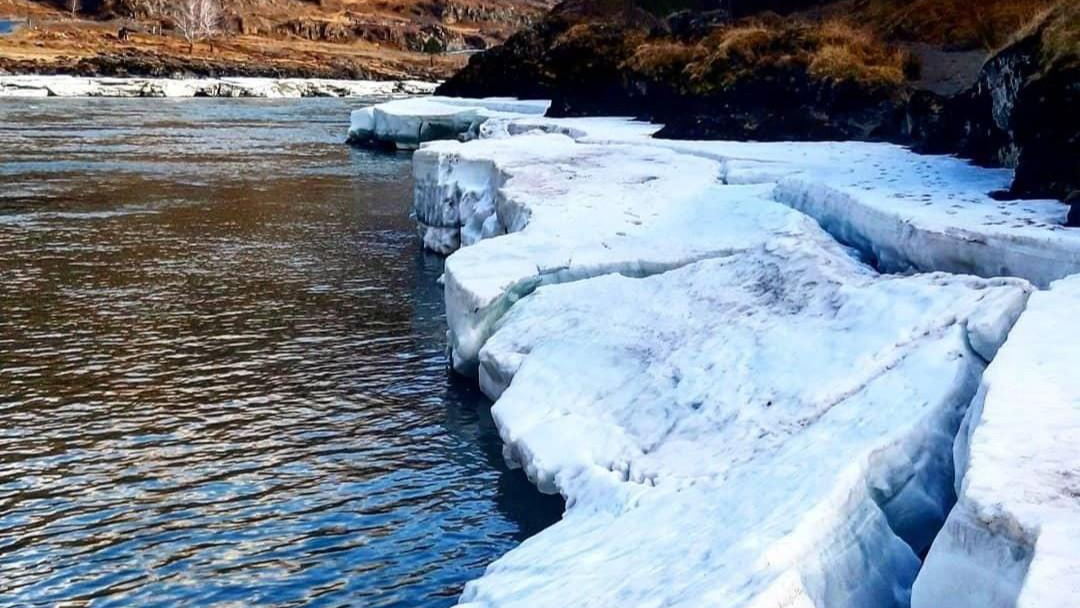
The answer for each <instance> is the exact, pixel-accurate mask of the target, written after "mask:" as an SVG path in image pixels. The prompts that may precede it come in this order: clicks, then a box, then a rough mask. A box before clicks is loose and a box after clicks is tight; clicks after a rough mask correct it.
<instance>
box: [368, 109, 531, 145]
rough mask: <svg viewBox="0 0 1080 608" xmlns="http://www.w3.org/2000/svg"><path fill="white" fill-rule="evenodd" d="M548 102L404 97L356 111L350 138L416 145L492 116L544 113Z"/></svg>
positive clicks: (461, 132)
mask: <svg viewBox="0 0 1080 608" xmlns="http://www.w3.org/2000/svg"><path fill="white" fill-rule="evenodd" d="M549 105H550V102H548V101H543V100H540V101H527V100H526V101H522V100H517V99H510V98H502V97H489V98H485V99H464V98H457V97H424V98H417V99H402V100H397V101H394V102H388V103H384V104H379V105H374V106H369V107H366V108H361V109H359V110H355V111H353V113H352V120H351V123H350V127H349V142H350V143H354V144H363V145H379V146H386V147H395V148H399V149H405V150H409V149H415V148H416V147H417V146H419V145H420V144H421V143H422V142H425V141H435V140H440V139H458V138H459V137H460V136H464V135H466V134H468V133H470V132H472V133H475V132H476V131H477V129H479V127H480V125H481V124H482V123H483V122H485V121H487V120H488V119H490V118H513V117H520V116H529V115H543V113H544V112H546V111H547V109H548V106H549Z"/></svg>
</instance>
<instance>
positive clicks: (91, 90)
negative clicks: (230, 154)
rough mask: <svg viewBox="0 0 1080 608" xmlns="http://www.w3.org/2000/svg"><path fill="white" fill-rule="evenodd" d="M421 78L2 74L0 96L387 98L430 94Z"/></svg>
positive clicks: (431, 88) (428, 86) (432, 84)
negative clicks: (388, 79) (174, 77)
mask: <svg viewBox="0 0 1080 608" xmlns="http://www.w3.org/2000/svg"><path fill="white" fill-rule="evenodd" d="M435 86H436V85H435V84H434V83H428V82H421V81H415V80H396V81H373V80H328V79H319V78H190V79H171V78H112V77H82V76H38V75H26V76H0V97H196V96H199V97H381V96H393V95H420V94H430V93H431V92H432V91H434V89H435Z"/></svg>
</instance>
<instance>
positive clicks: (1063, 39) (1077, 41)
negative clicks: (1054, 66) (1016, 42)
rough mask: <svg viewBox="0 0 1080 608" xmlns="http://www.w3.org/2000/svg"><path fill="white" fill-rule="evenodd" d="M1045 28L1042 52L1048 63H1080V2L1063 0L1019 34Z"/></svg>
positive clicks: (1040, 15)
mask: <svg viewBox="0 0 1080 608" xmlns="http://www.w3.org/2000/svg"><path fill="white" fill-rule="evenodd" d="M1038 28H1043V37H1042V53H1043V56H1044V57H1045V59H1046V60H1047V63H1056V62H1068V63H1071V64H1074V65H1080V3H1078V2H1076V0H1063V1H1062V2H1060V3H1058V4H1057V5H1056V6H1054V7H1052V8H1050V9H1047V10H1045V11H1043V12H1042V13H1041V14H1039V15H1038V16H1037V17H1036V18H1034V19H1032V21H1031V22H1030V23H1029V24H1028V26H1027V27H1026V28H1024V30H1022V31H1021V32H1020V33H1019V35H1020V36H1022V35H1024V34H1027V33H1030V32H1033V31H1035V30H1036V29H1038Z"/></svg>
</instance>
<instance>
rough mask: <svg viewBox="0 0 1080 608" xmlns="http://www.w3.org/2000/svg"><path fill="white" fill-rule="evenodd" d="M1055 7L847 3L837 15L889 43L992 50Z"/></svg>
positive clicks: (982, 0) (992, 1)
mask: <svg viewBox="0 0 1080 608" xmlns="http://www.w3.org/2000/svg"><path fill="white" fill-rule="evenodd" d="M1068 1H1070V0H1066V2H1068ZM1071 1H1072V2H1074V3H1075V2H1076V0H1071ZM1054 2H1055V0H851V1H850V2H848V3H844V4H841V5H838V6H837V7H836V10H837V11H842V12H844V13H846V14H848V15H851V16H852V17H853V18H855V19H858V20H859V21H860V22H861V23H863V24H865V25H868V26H870V27H872V28H873V29H874V30H875V31H876V32H877V33H879V34H880V35H882V36H884V37H886V38H889V39H897V40H905V41H913V42H927V43H931V44H938V45H946V46H950V47H955V48H961V49H976V48H982V49H985V50H987V51H991V50H994V49H996V48H998V47H1000V46H1001V45H1003V44H1005V43H1006V42H1007V41H1008V40H1009V39H1010V37H1012V35H1013V34H1014V33H1015V32H1016V31H1017V30H1019V29H1021V28H1022V27H1024V25H1025V24H1026V23H1028V22H1029V21H1031V20H1032V19H1033V18H1034V17H1036V16H1037V15H1038V14H1039V13H1040V12H1041V11H1044V10H1046V9H1047V8H1049V7H1050V6H1051V5H1053V4H1054Z"/></svg>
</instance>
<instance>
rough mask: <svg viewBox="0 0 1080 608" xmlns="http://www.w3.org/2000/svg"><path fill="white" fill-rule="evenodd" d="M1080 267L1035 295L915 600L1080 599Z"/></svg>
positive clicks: (1008, 350) (1000, 368)
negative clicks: (1079, 366)
mask: <svg viewBox="0 0 1080 608" xmlns="http://www.w3.org/2000/svg"><path fill="white" fill-rule="evenodd" d="M1077 311H1080V276H1076V277H1071V278H1069V279H1065V280H1063V281H1059V282H1057V283H1055V284H1054V285H1053V286H1052V288H1051V289H1050V290H1049V291H1044V292H1038V293H1035V294H1034V295H1032V296H1031V299H1030V302H1029V304H1028V307H1027V310H1026V311H1025V312H1024V314H1023V315H1022V316H1021V317H1020V320H1019V321H1018V322H1017V324H1016V327H1015V328H1014V329H1013V331H1012V333H1011V334H1010V335H1009V339H1008V341H1007V342H1006V343H1005V346H1004V347H1002V349H1001V350H1000V352H999V353H998V356H997V358H995V359H994V361H993V363H992V364H991V365H990V367H989V368H988V369H987V371H986V374H985V375H984V376H983V380H982V386H981V389H980V391H979V395H978V397H977V398H976V400H975V402H974V403H973V404H972V407H971V410H970V413H969V414H968V420H966V421H965V424H964V429H963V430H962V432H961V436H960V439H959V440H958V441H957V444H956V452H957V455H956V460H957V473H958V476H959V477H960V483H959V484H958V493H959V502H958V503H957V505H956V508H955V509H953V511H952V513H951V514H950V515H949V519H948V522H947V523H946V524H945V528H944V530H943V531H942V534H941V535H940V536H939V537H938V539H937V540H936V541H935V542H934V546H933V548H932V549H931V551H930V554H929V555H928V556H927V560H926V565H925V567H924V569H923V571H922V574H920V576H919V579H918V582H917V583H916V585H915V594H914V598H913V600H914V601H913V605H914V606H915V608H937V607H938V606H946V605H947V606H950V607H952V608H1012V607H1014V606H1015V607H1017V608H1072V607H1075V606H1076V605H1077V603H1078V602H1080V545H1078V543H1080V449H1078V447H1077V446H1080V375H1078V374H1077V345H1078V344H1080V324H1078V323H1077V321H1076V313H1077Z"/></svg>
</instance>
